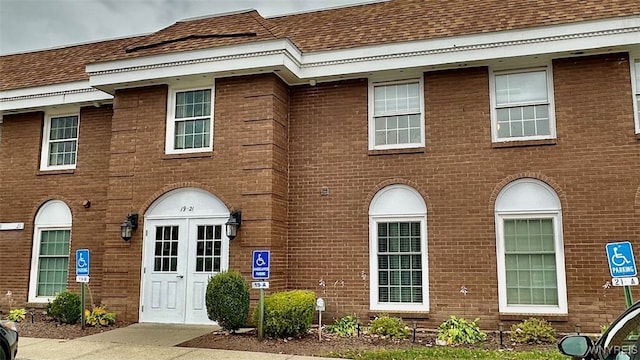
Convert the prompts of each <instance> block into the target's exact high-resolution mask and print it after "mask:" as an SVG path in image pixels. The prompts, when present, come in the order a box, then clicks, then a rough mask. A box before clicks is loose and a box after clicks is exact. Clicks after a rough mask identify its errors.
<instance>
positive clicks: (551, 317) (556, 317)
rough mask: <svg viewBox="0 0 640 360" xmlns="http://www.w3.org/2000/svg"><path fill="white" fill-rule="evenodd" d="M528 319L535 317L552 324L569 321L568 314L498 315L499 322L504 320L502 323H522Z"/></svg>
mask: <svg viewBox="0 0 640 360" xmlns="http://www.w3.org/2000/svg"><path fill="white" fill-rule="evenodd" d="M530 317H537V318H543V319H545V320H547V321H553V322H567V321H569V315H568V314H538V313H535V314H534V313H531V314H524V313H522V314H511V313H500V320H504V321H523V320H527V319H528V318H530Z"/></svg>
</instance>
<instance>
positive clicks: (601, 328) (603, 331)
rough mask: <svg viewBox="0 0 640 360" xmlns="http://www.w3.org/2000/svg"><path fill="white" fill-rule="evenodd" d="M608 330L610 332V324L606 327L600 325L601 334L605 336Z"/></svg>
mask: <svg viewBox="0 0 640 360" xmlns="http://www.w3.org/2000/svg"><path fill="white" fill-rule="evenodd" d="M607 330H609V324H606V325H600V334H604V333H606V332H607Z"/></svg>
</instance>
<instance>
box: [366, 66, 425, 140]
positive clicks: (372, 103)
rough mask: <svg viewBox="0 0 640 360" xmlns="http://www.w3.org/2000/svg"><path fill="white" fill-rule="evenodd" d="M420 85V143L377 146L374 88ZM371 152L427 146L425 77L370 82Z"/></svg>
mask: <svg viewBox="0 0 640 360" xmlns="http://www.w3.org/2000/svg"><path fill="white" fill-rule="evenodd" d="M413 82H417V83H418V91H419V93H420V143H415V144H391V145H376V127H375V118H374V106H375V96H374V88H375V87H376V86H385V85H396V84H407V83H413ZM368 106H369V150H387V149H410V148H421V147H424V146H425V137H426V135H425V110H424V81H423V77H422V76H421V77H419V78H411V79H406V80H396V81H385V82H374V81H371V80H369V103H368Z"/></svg>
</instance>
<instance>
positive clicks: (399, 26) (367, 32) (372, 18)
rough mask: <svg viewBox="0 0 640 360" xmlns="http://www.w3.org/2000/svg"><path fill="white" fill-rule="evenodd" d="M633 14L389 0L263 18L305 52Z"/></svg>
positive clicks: (621, 1) (580, 7)
mask: <svg viewBox="0 0 640 360" xmlns="http://www.w3.org/2000/svg"><path fill="white" fill-rule="evenodd" d="M639 14H640V1H639V0H607V1H602V0H509V1H505V0H394V1H389V2H383V3H376V4H369V5H360V6H353V7H348V8H342V9H333V10H325V11H318V12H312V13H304V14H297V15H290V16H282V17H276V18H271V19H269V20H270V21H272V22H273V23H275V24H276V25H278V26H279V27H280V28H281V29H282V31H283V33H284V34H286V36H287V37H288V38H290V39H291V40H292V41H293V43H294V44H296V46H298V48H300V49H301V50H302V51H305V52H307V51H308V52H311V51H320V50H330V49H344V48H352V47H357V46H363V45H374V44H385V43H392V42H402V41H412V40H425V39H433V38H440V37H448V36H455V35H466V34H474V33H485V32H494V31H501V30H514V29H523V28H528V27H536V26H544V25H555V24H564V23H572V22H579V21H588V20H596V19H605V18H613V17H621V16H631V15H639Z"/></svg>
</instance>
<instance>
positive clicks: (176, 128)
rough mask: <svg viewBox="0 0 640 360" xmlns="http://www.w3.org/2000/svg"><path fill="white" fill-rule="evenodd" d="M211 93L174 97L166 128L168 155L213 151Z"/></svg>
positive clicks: (190, 92)
mask: <svg viewBox="0 0 640 360" xmlns="http://www.w3.org/2000/svg"><path fill="white" fill-rule="evenodd" d="M212 93H213V91H212V89H197V90H188V91H176V92H174V93H173V96H172V100H171V101H170V106H171V108H170V109H169V115H168V116H169V118H168V124H167V149H166V150H167V153H188V152H202V151H211V150H212V149H213V146H212V143H213V117H212Z"/></svg>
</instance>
